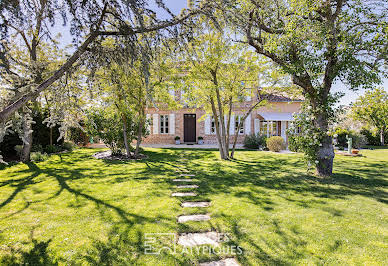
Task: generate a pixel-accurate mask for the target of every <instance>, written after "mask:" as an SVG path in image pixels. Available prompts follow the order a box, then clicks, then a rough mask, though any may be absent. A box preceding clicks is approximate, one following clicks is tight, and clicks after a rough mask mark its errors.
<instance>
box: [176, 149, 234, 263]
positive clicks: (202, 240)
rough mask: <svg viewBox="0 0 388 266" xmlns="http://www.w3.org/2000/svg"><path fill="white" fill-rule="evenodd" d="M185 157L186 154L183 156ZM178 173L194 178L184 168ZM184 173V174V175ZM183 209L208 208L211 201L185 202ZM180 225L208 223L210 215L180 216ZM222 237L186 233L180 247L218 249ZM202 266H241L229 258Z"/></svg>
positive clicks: (190, 193) (193, 194)
mask: <svg viewBox="0 0 388 266" xmlns="http://www.w3.org/2000/svg"><path fill="white" fill-rule="evenodd" d="M183 156H184V154H183ZM187 160H188V159H187V158H182V159H181V162H182V163H184V162H186V161H187ZM175 172H176V173H181V174H180V175H179V176H180V177H194V176H195V175H194V174H188V172H189V171H188V170H186V169H184V168H180V167H178V169H177V170H176V171H175ZM182 172H183V173H182ZM172 181H173V182H184V183H190V182H198V180H196V179H189V178H177V179H173V180H172ZM176 188H178V189H182V188H198V185H193V184H187V185H177V186H176ZM171 196H172V197H186V196H191V197H195V196H197V193H195V192H174V193H172V194H171ZM181 206H182V208H206V207H209V206H210V201H185V202H182V204H181ZM177 220H178V223H186V222H189V221H196V222H202V221H208V220H210V215H209V214H194V215H181V216H178V219H177ZM219 241H220V237H219V233H218V232H213V231H210V232H204V233H184V234H181V235H179V238H178V245H181V246H184V247H195V246H198V245H212V246H215V247H218V246H219V245H220V243H219ZM200 265H201V266H238V265H240V264H239V263H238V262H237V260H236V259H235V258H227V259H223V260H218V261H210V262H206V263H201V264H200Z"/></svg>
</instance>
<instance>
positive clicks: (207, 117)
mask: <svg viewBox="0 0 388 266" xmlns="http://www.w3.org/2000/svg"><path fill="white" fill-rule="evenodd" d="M210 126H211V121H210V115H207V116H206V118H205V135H210Z"/></svg>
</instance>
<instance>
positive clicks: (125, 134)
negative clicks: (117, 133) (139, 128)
mask: <svg viewBox="0 0 388 266" xmlns="http://www.w3.org/2000/svg"><path fill="white" fill-rule="evenodd" d="M122 119H123V137H124V145H125V151H126V153H127V156H128V157H131V151H130V149H129V145H128V135H127V117H126V116H125V115H124V114H123V115H122Z"/></svg>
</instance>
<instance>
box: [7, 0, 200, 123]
mask: <svg viewBox="0 0 388 266" xmlns="http://www.w3.org/2000/svg"><path fill="white" fill-rule="evenodd" d="M157 4H158V6H159V7H160V8H162V9H164V10H165V11H167V13H168V14H170V15H171V19H169V20H164V19H159V18H158V17H157V16H156V15H155V14H156V12H154V11H153V10H152V9H150V8H149V6H148V3H147V2H146V1H140V0H135V1H130V2H128V1H119V0H107V1H97V0H91V1H82V2H80V1H65V2H63V3H58V2H57V1H54V0H42V1H39V2H38V1H34V2H33V4H31V3H30V1H28V0H24V1H18V2H15V1H11V0H5V1H3V2H2V3H1V5H0V12H1V15H0V33H1V35H2V39H3V40H5V41H3V42H1V43H0V59H1V64H0V67H1V68H2V70H3V71H4V72H5V73H7V74H8V75H12V74H13V73H12V71H11V70H10V69H9V65H8V62H9V50H8V49H7V45H6V44H7V41H9V39H10V34H9V33H10V32H15V33H17V34H18V36H19V37H20V38H22V39H24V36H23V35H25V32H26V31H27V30H28V29H34V34H33V37H32V38H33V39H32V42H31V45H30V46H31V48H32V47H33V46H34V45H38V44H39V42H40V40H41V39H42V38H48V39H50V38H51V37H52V36H51V32H52V28H51V27H50V26H52V25H53V24H55V22H57V20H58V18H60V17H62V18H63V22H64V23H66V22H67V21H68V16H70V18H71V20H70V21H71V32H72V33H73V34H74V36H75V38H76V40H80V39H82V38H83V39H84V41H83V43H82V44H81V45H79V46H78V47H77V49H76V50H75V51H74V53H73V54H72V55H71V56H69V57H68V59H67V60H66V62H65V63H64V64H63V65H61V66H60V67H58V69H56V71H54V72H53V73H52V74H51V75H50V76H49V77H47V78H46V79H44V80H39V78H40V76H39V75H36V77H37V79H36V80H35V83H34V82H28V83H27V84H24V85H23V87H24V88H26V90H25V92H24V93H23V94H21V95H19V97H17V98H16V99H12V100H10V101H7V102H6V104H4V105H2V106H0V110H1V111H0V125H2V128H3V129H4V128H5V124H6V122H7V121H8V120H9V118H10V117H11V115H12V114H13V113H15V112H16V111H17V110H19V109H20V108H22V107H23V106H25V105H26V104H27V103H28V102H29V101H31V100H33V99H35V98H36V96H37V95H38V94H39V93H41V92H42V91H44V90H46V89H48V88H49V87H50V86H51V85H52V84H53V83H54V82H55V81H57V80H58V79H60V78H61V77H62V76H63V75H64V74H65V73H67V72H68V71H71V70H72V68H73V67H74V64H75V63H76V62H77V61H79V59H80V58H81V57H83V58H84V57H86V56H90V55H93V50H94V49H93V48H95V47H96V46H98V45H99V43H100V41H101V39H104V38H105V37H106V36H123V37H125V40H126V41H127V42H131V41H132V40H133V36H136V35H137V34H139V33H147V32H161V31H162V30H166V31H167V33H172V34H174V33H176V30H175V31H174V30H172V29H170V28H171V27H174V26H177V25H179V24H181V23H182V22H184V21H185V20H186V19H187V18H189V17H191V16H193V15H196V14H198V13H200V12H204V10H205V7H202V8H201V9H196V10H191V11H190V12H183V13H181V14H180V15H179V16H174V15H173V13H172V12H171V11H170V10H169V9H168V8H167V7H166V6H165V4H164V3H163V1H157ZM142 16H148V17H150V18H151V20H150V21H151V23H149V24H147V25H145V24H142V23H141V21H142V20H141V19H140V18H141V17H142ZM139 22H140V23H139ZM15 25H16V27H15ZM85 30H86V31H85Z"/></svg>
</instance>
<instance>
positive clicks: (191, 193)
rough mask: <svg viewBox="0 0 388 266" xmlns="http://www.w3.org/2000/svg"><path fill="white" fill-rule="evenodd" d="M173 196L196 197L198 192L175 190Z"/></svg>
mask: <svg viewBox="0 0 388 266" xmlns="http://www.w3.org/2000/svg"><path fill="white" fill-rule="evenodd" d="M171 196H173V197H189V196H191V197H195V196H197V193H194V192H175V193H172V194H171Z"/></svg>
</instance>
